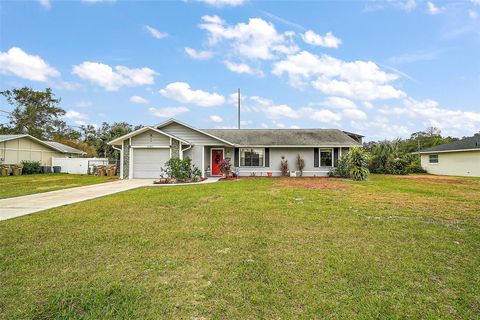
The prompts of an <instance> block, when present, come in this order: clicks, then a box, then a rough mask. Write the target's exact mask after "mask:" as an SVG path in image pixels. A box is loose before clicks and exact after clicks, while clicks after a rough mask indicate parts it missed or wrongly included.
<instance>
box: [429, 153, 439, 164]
mask: <svg viewBox="0 0 480 320" xmlns="http://www.w3.org/2000/svg"><path fill="white" fill-rule="evenodd" d="M428 163H438V154H430V155H429V156H428Z"/></svg>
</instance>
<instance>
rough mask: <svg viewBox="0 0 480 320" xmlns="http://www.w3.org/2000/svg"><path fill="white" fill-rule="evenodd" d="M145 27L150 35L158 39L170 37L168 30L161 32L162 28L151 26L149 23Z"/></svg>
mask: <svg viewBox="0 0 480 320" xmlns="http://www.w3.org/2000/svg"><path fill="white" fill-rule="evenodd" d="M145 29H147V31H148V32H149V33H150V35H151V36H152V37H154V38H156V39H163V38H166V37H168V33H166V32H161V31H160V30H158V29H155V28H154V27H152V26H149V25H145Z"/></svg>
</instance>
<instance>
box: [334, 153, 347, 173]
mask: <svg viewBox="0 0 480 320" xmlns="http://www.w3.org/2000/svg"><path fill="white" fill-rule="evenodd" d="M332 175H333V176H335V177H340V178H350V165H349V163H348V153H347V154H345V155H343V156H342V157H341V158H340V159H338V162H337V167H336V168H335V169H334V170H333V172H332Z"/></svg>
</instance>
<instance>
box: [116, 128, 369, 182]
mask: <svg viewBox="0 0 480 320" xmlns="http://www.w3.org/2000/svg"><path fill="white" fill-rule="evenodd" d="M362 138H363V136H361V135H358V134H354V133H350V132H345V131H341V130H338V129H274V130H270V129H196V128H193V127H192V126H190V125H188V124H185V123H182V122H180V121H177V120H175V119H170V120H167V121H165V122H163V123H161V124H159V125H156V126H154V127H144V128H141V129H139V130H136V131H133V132H131V133H129V134H127V135H124V136H122V137H119V138H117V139H115V140H113V141H110V142H109V144H110V145H112V146H113V147H114V148H116V149H117V150H119V151H121V157H120V163H121V165H120V172H121V175H120V176H121V177H122V178H124V179H127V178H129V179H132V178H158V177H159V176H160V174H161V168H162V167H164V164H165V162H166V161H168V160H169V159H170V158H173V157H178V158H180V159H183V158H184V157H189V158H191V159H192V163H193V164H194V165H195V166H197V167H198V168H200V169H201V171H202V176H203V177H205V176H208V175H212V176H219V175H221V172H220V168H219V165H220V163H221V161H222V160H223V159H227V158H229V159H230V160H231V162H232V164H233V166H234V167H235V168H237V171H238V174H239V175H240V176H250V175H256V176H265V175H267V174H268V173H271V174H272V175H276V176H278V175H280V174H281V170H280V162H281V159H282V156H283V157H285V158H286V159H287V160H288V162H289V165H290V168H291V169H290V170H296V165H295V162H296V159H297V156H298V155H300V157H301V158H302V159H304V162H305V167H304V169H303V172H304V175H307V176H325V175H327V174H328V172H329V171H330V170H332V169H333V168H334V166H335V163H336V162H337V161H338V159H339V158H340V157H341V156H342V154H345V153H347V152H348V151H349V149H350V148H352V147H355V146H361V145H362Z"/></svg>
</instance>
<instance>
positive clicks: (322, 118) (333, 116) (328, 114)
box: [302, 107, 342, 123]
mask: <svg viewBox="0 0 480 320" xmlns="http://www.w3.org/2000/svg"><path fill="white" fill-rule="evenodd" d="M302 112H303V113H304V114H308V117H309V118H310V119H313V120H315V121H318V122H323V123H338V122H339V121H340V120H342V116H341V115H340V114H338V113H335V112H332V111H330V110H327V109H320V110H318V109H314V108H310V107H307V108H303V109H302Z"/></svg>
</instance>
